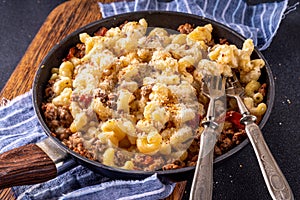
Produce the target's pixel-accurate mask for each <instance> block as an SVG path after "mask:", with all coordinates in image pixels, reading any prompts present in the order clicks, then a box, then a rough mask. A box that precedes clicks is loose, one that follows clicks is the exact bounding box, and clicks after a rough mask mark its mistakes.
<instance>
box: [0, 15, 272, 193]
mask: <svg viewBox="0 0 300 200" xmlns="http://www.w3.org/2000/svg"><path fill="white" fill-rule="evenodd" d="M141 18H145V19H146V21H147V22H148V26H149V27H163V28H168V29H173V30H177V28H178V26H179V25H181V24H185V23H190V24H194V25H195V26H198V25H199V26H202V25H205V24H208V23H210V24H212V26H213V37H214V38H215V39H216V41H218V39H219V38H226V39H227V40H228V41H229V43H231V44H235V45H236V46H237V47H239V48H241V47H242V44H243V42H244V40H245V38H244V37H242V36H241V35H240V34H238V33H236V32H235V31H233V30H231V29H229V28H227V27H226V26H224V25H222V24H220V23H218V22H215V21H212V20H210V19H207V18H204V17H200V16H195V15H191V14H186V13H177V12H165V11H141V12H134V13H126V14H121V15H117V16H113V17H108V18H106V19H102V20H99V21H95V22H93V23H91V24H89V25H87V26H85V27H82V28H80V29H79V30H77V31H75V32H73V33H72V34H70V35H68V36H67V37H66V38H65V39H63V40H62V41H61V42H60V43H59V44H57V45H56V46H55V47H54V48H53V49H52V50H51V51H50V52H49V54H48V55H47V56H46V57H45V58H44V60H43V61H42V63H41V64H40V67H39V69H38V71H37V73H36V76H35V80H34V84H33V104H34V108H35V111H36V115H37V118H38V120H39V121H40V124H41V126H42V127H43V129H44V131H45V133H46V134H47V135H48V136H49V137H48V138H47V139H45V140H43V141H41V142H39V143H37V144H30V145H26V146H23V147H20V148H18V149H13V150H11V151H9V152H6V153H4V154H2V155H0V188H5V187H11V186H15V185H25V184H34V183H39V182H43V181H47V180H50V179H52V178H54V177H56V176H57V175H58V174H60V173H61V172H64V171H65V170H67V169H69V168H70V167H72V166H74V164H76V163H78V164H81V165H83V166H86V167H88V168H90V169H91V170H94V171H95V172H97V173H101V174H103V175H104V176H107V177H110V178H114V179H142V178H145V177H148V176H150V175H152V174H153V173H157V174H158V177H159V178H161V179H167V180H172V181H182V180H188V179H192V176H193V173H194V167H185V168H181V169H175V170H166V171H153V172H145V171H132V170H130V171H128V170H123V169H119V168H113V167H109V166H105V165H103V164H101V163H99V162H96V161H92V160H89V159H87V158H85V157H83V156H81V155H79V154H77V153H75V152H73V151H72V150H70V149H68V148H67V147H66V146H65V145H63V144H62V143H61V141H60V140H58V139H57V138H55V137H53V136H52V135H51V134H50V131H49V128H48V127H47V125H46V123H45V121H44V119H43V112H42V110H41V105H42V102H43V96H44V90H45V86H46V85H47V82H48V80H49V78H50V76H51V69H52V68H53V67H57V66H59V65H60V63H61V62H62V59H63V58H64V57H66V55H67V53H68V50H69V49H70V48H71V47H73V46H75V45H76V44H77V43H79V42H80V41H79V37H78V35H79V33H83V32H87V33H88V34H91V35H92V34H93V33H94V32H96V31H97V30H98V29H99V28H100V27H102V26H105V27H107V28H110V27H115V26H119V25H120V24H122V23H123V22H124V21H134V20H135V21H136V20H139V19H141ZM252 58H253V59H255V58H261V59H264V57H263V55H262V54H261V53H260V52H259V51H258V50H257V49H256V48H255V50H254V52H253V54H252ZM264 61H265V63H266V66H265V67H264V68H263V69H262V76H261V79H262V80H264V82H266V83H267V85H268V90H267V91H268V92H267V105H268V109H267V111H266V114H265V115H264V117H263V119H262V120H261V122H260V124H259V126H260V128H263V126H264V125H265V123H266V122H267V120H268V118H269V116H270V113H271V109H272V106H273V102H274V95H275V91H274V90H275V87H274V80H273V76H272V72H271V69H270V66H269V65H268V63H267V62H266V60H265V59H264ZM246 144H248V139H246V140H244V141H243V142H242V143H241V144H239V145H238V146H236V147H234V148H233V149H231V150H230V151H228V152H227V153H225V154H223V155H221V156H219V157H217V158H216V159H215V160H214V162H215V164H221V162H222V161H224V160H225V159H226V158H228V157H230V156H232V155H233V154H234V153H236V152H238V151H239V150H241V149H242V148H243V147H244V146H245V145H246ZM70 158H71V159H70Z"/></svg>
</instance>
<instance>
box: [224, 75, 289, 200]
mask: <svg viewBox="0 0 300 200" xmlns="http://www.w3.org/2000/svg"><path fill="white" fill-rule="evenodd" d="M243 94H244V88H243V87H242V86H241V84H240V82H239V80H238V79H237V77H236V75H235V74H233V77H230V78H227V85H226V95H227V96H229V97H233V98H235V99H236V101H237V104H238V107H239V110H240V113H241V114H242V118H241V120H240V122H241V124H244V125H245V131H246V133H247V136H248V138H249V140H250V142H251V144H252V146H253V149H254V152H255V155H256V157H257V160H258V163H259V166H260V169H261V171H262V174H263V177H264V180H265V183H266V185H267V188H268V190H269V193H270V195H271V197H272V199H274V200H275V199H276V200H279V199H286V200H288V199H290V200H293V199H294V196H293V193H292V190H291V188H290V186H289V184H288V182H287V180H286V179H285V177H284V175H283V173H282V172H281V170H280V168H279V166H278V164H277V163H276V161H275V159H274V157H273V156H272V154H271V151H270V149H269V148H268V146H267V144H266V142H265V140H264V138H263V135H262V132H261V130H260V128H259V126H258V125H257V124H256V123H255V121H256V117H255V116H254V115H251V114H250V112H249V111H248V109H247V107H246V106H245V104H244V102H243V100H242V99H241V95H243Z"/></svg>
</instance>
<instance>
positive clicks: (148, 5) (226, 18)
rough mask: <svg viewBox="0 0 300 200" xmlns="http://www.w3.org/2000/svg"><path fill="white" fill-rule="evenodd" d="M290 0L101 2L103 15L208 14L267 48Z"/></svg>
mask: <svg viewBox="0 0 300 200" xmlns="http://www.w3.org/2000/svg"><path fill="white" fill-rule="evenodd" d="M287 4H288V0H283V1H280V2H272V3H261V4H257V5H248V4H247V3H246V0H227V1H222V0H136V1H125V0H124V1H121V2H115V3H109V4H103V3H99V6H100V8H101V11H102V16H103V17H108V16H112V15H116V14H120V13H125V12H132V11H140V10H168V11H177V12H185V13H190V14H195V15H199V16H204V17H207V18H210V19H212V20H215V21H218V22H220V23H222V24H224V25H227V26H228V27H230V28H232V29H234V30H235V31H237V32H239V33H240V34H242V35H243V36H244V37H246V38H251V39H253V41H254V44H255V45H256V46H257V47H258V48H259V49H260V50H265V49H266V48H267V47H268V46H269V45H270V43H271V41H272V38H273V37H274V36H275V34H276V31H277V29H278V28H279V25H280V22H281V19H282V16H283V14H284V11H285V10H286V8H287Z"/></svg>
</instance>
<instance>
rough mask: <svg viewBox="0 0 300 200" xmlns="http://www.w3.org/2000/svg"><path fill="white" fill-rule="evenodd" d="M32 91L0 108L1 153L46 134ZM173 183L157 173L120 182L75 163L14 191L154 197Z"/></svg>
mask: <svg viewBox="0 0 300 200" xmlns="http://www.w3.org/2000/svg"><path fill="white" fill-rule="evenodd" d="M31 94H32V92H31V91H29V92H28V93H25V94H24V95H21V96H19V97H17V98H15V99H13V100H12V101H10V102H6V101H4V102H6V105H5V106H2V107H0V154H1V153H4V152H6V151H8V150H11V149H13V148H17V147H19V146H22V145H26V144H29V143H36V142H39V141H41V140H42V139H44V138H46V137H47V136H46V134H45V133H44V132H43V129H42V127H41V126H40V124H39V122H38V119H37V117H36V116H35V112H34V109H33V104H32V97H31ZM0 105H1V103H0ZM0 174H1V171H0ZM174 186H175V184H174V183H162V182H161V181H160V180H159V179H158V178H157V176H156V174H154V175H152V176H150V177H149V178H146V179H144V180H141V181H121V180H111V179H109V178H107V177H104V176H102V175H100V174H97V173H94V172H93V171H91V170H89V169H87V168H85V167H83V166H75V167H74V168H72V169H71V170H69V171H68V172H65V173H63V174H61V175H59V176H58V177H57V178H55V179H52V180H50V181H47V182H45V183H41V184H35V185H26V186H18V187H13V192H14V194H15V195H16V197H17V199H18V200H40V199H42V200H45V199H47V200H52V199H53V200H54V199H55V200H56V199H61V200H73V199H74V200H75V199H85V200H93V199H101V200H106V199H107V200H113V199H149V200H152V199H163V198H166V197H168V196H169V195H170V194H171V193H172V191H173V189H174Z"/></svg>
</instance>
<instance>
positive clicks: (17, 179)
mask: <svg viewBox="0 0 300 200" xmlns="http://www.w3.org/2000/svg"><path fill="white" fill-rule="evenodd" d="M56 176H57V169H56V166H55V163H54V162H53V161H52V160H51V158H50V157H49V156H48V155H47V154H46V153H45V152H44V151H43V150H42V149H41V148H40V147H38V145H36V144H28V145H25V146H21V147H19V148H16V149H12V150H10V151H8V152H5V153H3V154H1V155H0V189H3V188H6V187H12V186H17V185H29V184H35V183H41V182H44V181H47V180H50V179H52V178H55V177H56Z"/></svg>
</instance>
